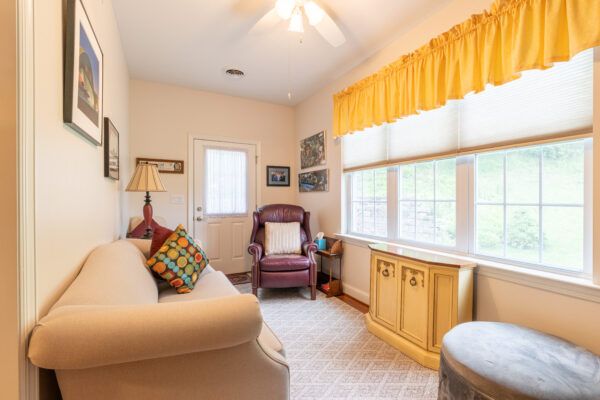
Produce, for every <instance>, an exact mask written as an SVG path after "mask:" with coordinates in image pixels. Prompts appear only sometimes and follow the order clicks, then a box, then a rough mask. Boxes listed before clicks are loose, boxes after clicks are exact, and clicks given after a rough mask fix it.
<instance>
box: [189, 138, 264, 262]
mask: <svg viewBox="0 0 600 400" xmlns="http://www.w3.org/2000/svg"><path fill="white" fill-rule="evenodd" d="M193 173H194V178H193V181H194V188H193V196H194V199H193V205H194V231H193V233H194V238H196V239H200V241H201V242H202V246H203V247H204V251H205V252H206V255H207V257H208V258H209V260H210V265H211V266H212V267H213V268H215V269H216V270H219V271H223V273H225V274H231V273H235V272H245V271H249V270H250V261H251V260H250V255H249V254H248V251H247V246H248V243H249V241H250V233H251V231H252V212H253V211H254V210H255V209H256V146H255V145H253V144H243V143H229V142H218V141H210V140H201V139H195V140H194V159H193Z"/></svg>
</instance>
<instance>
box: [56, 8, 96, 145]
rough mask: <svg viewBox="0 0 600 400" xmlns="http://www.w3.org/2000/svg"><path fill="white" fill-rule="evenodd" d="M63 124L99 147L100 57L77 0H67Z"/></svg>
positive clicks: (87, 19) (92, 31)
mask: <svg viewBox="0 0 600 400" xmlns="http://www.w3.org/2000/svg"><path fill="white" fill-rule="evenodd" d="M66 19H67V28H66V29H67V31H66V41H65V66H64V73H65V75H64V93H63V120H64V123H65V124H66V125H68V126H70V127H71V128H72V129H74V130H75V131H77V132H78V133H79V134H81V135H82V136H83V137H85V138H86V139H88V140H89V141H91V142H92V143H94V144H96V145H97V146H100V145H101V144H102V113H103V109H102V102H103V99H104V91H103V89H102V88H103V85H104V71H103V62H104V55H103V54H102V49H101V48H100V43H98V39H97V38H96V34H95V33H94V29H93V28H92V24H91V23H90V20H89V18H88V15H87V13H86V11H85V8H84V7H83V4H82V3H81V0H67V16H66Z"/></svg>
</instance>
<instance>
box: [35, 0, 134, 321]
mask: <svg viewBox="0 0 600 400" xmlns="http://www.w3.org/2000/svg"><path fill="white" fill-rule="evenodd" d="M83 3H84V5H85V6H86V10H87V13H88V15H89V17H90V20H91V23H92V26H93V27H94V30H95V32H96V36H97V37H98V41H99V42H100V46H101V47H102V51H103V54H104V115H105V116H108V117H109V118H111V120H112V121H113V122H114V124H115V126H116V128H117V130H118V131H119V133H120V154H121V176H122V177H123V178H122V179H121V180H120V181H113V180H110V179H108V178H104V174H103V171H104V170H103V168H104V167H103V163H104V160H103V148H102V147H101V146H95V145H92V144H90V143H89V142H88V141H86V140H84V139H83V138H82V137H81V136H80V135H79V134H77V133H75V132H74V131H72V130H70V129H69V128H67V127H65V126H64V125H63V122H62V121H63V118H62V116H63V109H62V104H63V94H62V91H63V45H62V43H63V36H62V35H63V28H62V26H63V23H62V21H63V2H62V1H61V0H44V1H36V2H35V5H34V18H35V85H36V86H35V90H36V96H35V147H36V240H37V249H36V261H37V301H38V312H39V314H40V316H43V315H44V314H46V312H47V311H48V309H49V307H50V306H52V304H53V303H54V302H55V301H56V300H57V299H58V297H59V296H60V295H61V294H62V293H63V291H64V290H65V289H66V287H67V286H68V285H69V284H70V283H71V281H72V280H73V278H74V276H75V275H76V274H77V272H78V271H79V268H80V266H81V263H82V262H83V260H84V259H85V257H86V256H87V255H88V254H89V252H90V251H91V250H92V249H93V248H94V247H96V246H98V245H100V244H102V243H106V242H110V241H112V240H114V239H117V238H118V237H119V236H120V235H121V233H122V232H124V229H125V227H124V218H125V215H124V214H127V212H126V209H127V204H126V203H125V202H124V195H123V182H124V181H125V180H126V179H127V177H128V176H129V170H128V163H127V158H128V154H129V147H128V136H129V73H128V70H127V65H126V63H125V56H124V54H123V50H122V48H121V40H120V37H119V32H118V28H117V23H116V19H115V16H114V12H113V8H112V1H111V0H104V1H93V0H84V1H83Z"/></svg>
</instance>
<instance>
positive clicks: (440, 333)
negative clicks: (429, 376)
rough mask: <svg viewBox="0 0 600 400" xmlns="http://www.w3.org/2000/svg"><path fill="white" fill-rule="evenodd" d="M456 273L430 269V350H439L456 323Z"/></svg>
mask: <svg viewBox="0 0 600 400" xmlns="http://www.w3.org/2000/svg"><path fill="white" fill-rule="evenodd" d="M457 278H458V277H457V276H456V274H453V273H448V272H445V271H439V270H434V269H432V270H431V271H430V278H429V279H430V283H431V289H432V290H431V293H430V299H429V301H430V308H429V314H430V317H429V325H430V326H429V331H430V333H429V346H428V347H429V350H430V351H436V352H439V351H440V350H441V348H442V339H443V337H444V335H445V334H446V333H447V332H448V331H449V330H450V329H452V327H453V326H454V325H456V300H455V299H456V293H455V290H456V279H457Z"/></svg>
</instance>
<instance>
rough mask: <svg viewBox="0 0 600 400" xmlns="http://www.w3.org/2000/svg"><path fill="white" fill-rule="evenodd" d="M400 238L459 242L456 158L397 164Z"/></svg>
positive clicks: (428, 241) (446, 244)
mask: <svg viewBox="0 0 600 400" xmlns="http://www.w3.org/2000/svg"><path fill="white" fill-rule="evenodd" d="M398 169H399V173H398V188H399V190H398V197H399V199H400V200H399V201H400V203H399V205H398V216H399V222H398V227H399V231H398V237H399V238H402V239H408V240H415V241H418V242H426V243H437V244H440V245H443V246H450V247H454V246H455V245H456V159H455V158H450V159H446V160H437V161H430V162H422V163H415V164H407V165H401V166H399V167H398Z"/></svg>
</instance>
